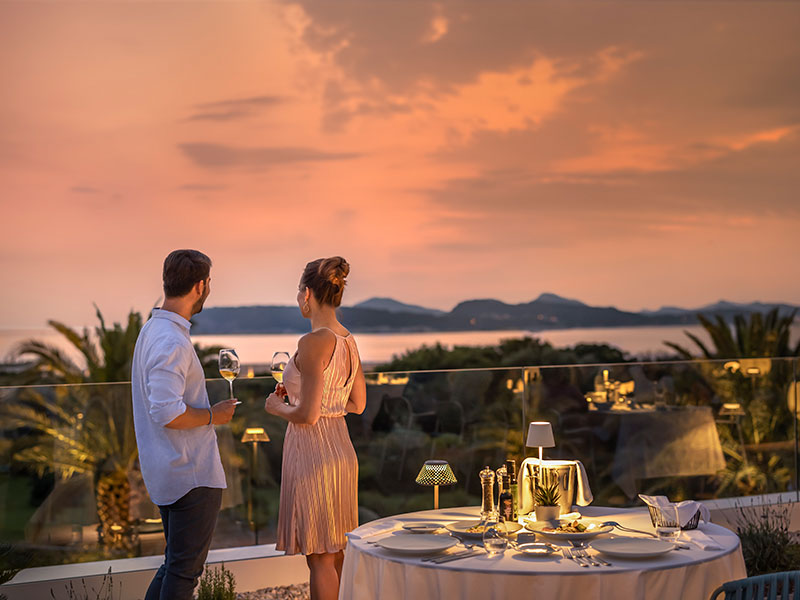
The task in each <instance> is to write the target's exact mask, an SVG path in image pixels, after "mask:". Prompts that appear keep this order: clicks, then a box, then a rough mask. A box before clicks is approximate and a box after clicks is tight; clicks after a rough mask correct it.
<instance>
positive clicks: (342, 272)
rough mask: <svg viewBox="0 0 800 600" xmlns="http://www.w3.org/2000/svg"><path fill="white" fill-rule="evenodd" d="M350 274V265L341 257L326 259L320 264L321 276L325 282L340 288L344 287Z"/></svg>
mask: <svg viewBox="0 0 800 600" xmlns="http://www.w3.org/2000/svg"><path fill="white" fill-rule="evenodd" d="M349 273H350V265H349V264H348V263H347V261H346V260H345V259H343V258H342V257H341V256H332V257H330V258H325V259H323V260H322V262H321V263H320V264H319V274H320V277H322V278H323V279H324V280H325V281H330V282H331V283H332V284H334V285H338V286H339V287H340V288H343V287H344V284H345V281H344V280H345V278H346V277H347V275H348V274H349Z"/></svg>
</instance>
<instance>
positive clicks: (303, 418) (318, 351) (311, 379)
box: [264, 330, 336, 425]
mask: <svg viewBox="0 0 800 600" xmlns="http://www.w3.org/2000/svg"><path fill="white" fill-rule="evenodd" d="M335 344H336V338H335V337H334V335H333V333H331V332H330V331H327V330H320V331H317V332H312V333H309V334H307V335H304V336H303V337H302V338H300V341H299V342H298V343H297V354H295V357H294V362H295V365H296V366H297V368H298V369H299V370H300V373H301V375H302V377H301V378H300V397H299V398H298V402H297V405H296V406H288V405H286V404H284V402H283V398H282V397H281V396H278V395H277V394H275V393H272V394H270V395H269V397H268V398H267V401H266V403H265V404H264V410H265V411H267V412H268V413H270V414H273V415H275V416H278V417H281V418H282V419H286V420H287V421H289V422H290V423H296V424H298V425H314V424H315V423H316V422H317V420H319V416H320V414H321V412H322V375H323V372H324V371H325V368H326V367H327V366H328V362H330V359H331V355H332V354H333V349H334V346H335Z"/></svg>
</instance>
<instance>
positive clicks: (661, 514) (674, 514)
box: [653, 504, 681, 542]
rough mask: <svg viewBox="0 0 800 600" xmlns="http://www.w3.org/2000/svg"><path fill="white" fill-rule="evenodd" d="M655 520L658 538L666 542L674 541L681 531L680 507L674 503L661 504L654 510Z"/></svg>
mask: <svg viewBox="0 0 800 600" xmlns="http://www.w3.org/2000/svg"><path fill="white" fill-rule="evenodd" d="M653 520H654V521H655V526H656V535H658V539H660V540H664V541H665V542H674V541H675V540H677V539H678V535H680V533H681V523H680V521H679V520H678V507H677V506H675V505H674V504H666V505H664V506H659V507H657V508H656V509H655V510H654V511H653Z"/></svg>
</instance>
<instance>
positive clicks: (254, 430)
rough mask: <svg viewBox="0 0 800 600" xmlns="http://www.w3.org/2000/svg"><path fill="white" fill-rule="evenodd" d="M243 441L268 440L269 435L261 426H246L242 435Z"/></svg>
mask: <svg viewBox="0 0 800 600" xmlns="http://www.w3.org/2000/svg"><path fill="white" fill-rule="evenodd" d="M242 441H243V442H268V441H269V436H268V435H267V433H266V432H265V431H264V428H263V427H248V428H247V429H245V430H244V435H243V436H242Z"/></svg>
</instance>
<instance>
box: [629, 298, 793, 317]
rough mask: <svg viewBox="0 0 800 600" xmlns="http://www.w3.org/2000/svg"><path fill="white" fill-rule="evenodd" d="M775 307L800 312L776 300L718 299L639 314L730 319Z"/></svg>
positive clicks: (767, 310)
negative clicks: (698, 304) (712, 316)
mask: <svg viewBox="0 0 800 600" xmlns="http://www.w3.org/2000/svg"><path fill="white" fill-rule="evenodd" d="M775 307H777V308H778V309H779V310H780V312H781V313H782V314H790V313H792V312H793V311H795V310H797V311H799V312H800V307H797V306H793V305H791V304H785V303H781V302H776V303H774V304H769V303H765V302H750V303H738V302H728V301H727V300H720V301H719V302H715V303H714V304H708V305H706V306H701V307H700V308H679V307H677V306H662V307H661V308H659V309H658V310H654V311H648V310H643V311H642V312H641V313H640V314H643V315H647V316H656V317H661V316H667V315H669V316H677V315H684V316H686V315H689V316H692V317H694V316H695V315H697V314H698V313H700V314H704V315H710V314H713V315H721V316H723V317H724V318H725V319H730V318H732V317H733V316H734V315H736V314H749V313H754V312H760V313H765V312H769V311H770V310H772V309H773V308H775Z"/></svg>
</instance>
